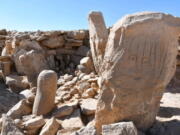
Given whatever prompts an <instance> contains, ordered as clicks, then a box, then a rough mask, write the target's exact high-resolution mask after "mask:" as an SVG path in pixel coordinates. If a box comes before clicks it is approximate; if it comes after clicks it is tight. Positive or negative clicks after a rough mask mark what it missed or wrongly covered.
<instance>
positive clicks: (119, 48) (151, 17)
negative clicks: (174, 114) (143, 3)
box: [89, 12, 180, 132]
mask: <svg viewBox="0 0 180 135" xmlns="http://www.w3.org/2000/svg"><path fill="white" fill-rule="evenodd" d="M94 18H95V19H94ZM100 24H102V25H103V26H102V27H103V28H102V29H101V27H99V25H100ZM89 25H90V26H89V31H90V38H91V39H90V40H91V51H92V55H93V57H95V58H93V60H95V61H94V64H95V67H96V69H100V71H98V73H99V75H100V77H101V83H100V84H101V93H100V97H99V100H98V105H97V110H96V115H95V125H96V128H97V130H98V132H101V126H102V125H104V124H110V123H114V122H118V121H133V122H134V123H135V125H136V126H137V128H140V129H142V130H146V129H147V128H149V127H150V126H151V125H152V124H153V122H154V120H155V117H156V114H157V111H158V109H159V103H160V99H161V97H162V94H163V91H164V89H165V87H166V85H167V84H168V83H169V81H170V80H171V78H172V76H173V75H174V72H175V69H176V55H177V46H178V42H177V37H178V34H179V33H180V18H176V17H173V16H171V15H167V14H163V13H152V12H144V13H137V14H133V15H128V16H125V17H123V18H122V19H121V20H119V21H118V22H117V23H116V24H115V25H113V27H112V28H111V30H110V34H109V37H108V41H107V43H106V39H105V40H104V41H101V40H103V38H101V37H104V31H106V30H104V29H105V28H104V21H103V19H102V15H101V13H99V12H92V13H90V15H89ZM98 27H99V28H98ZM94 35H98V36H94ZM105 35H106V34H105ZM92 37H95V38H92ZM99 37H100V38H99ZM98 41H101V42H104V45H103V46H104V48H105V51H103V50H104V48H103V49H102V48H101V45H100V44H99V42H98ZM105 43H106V44H105ZM99 46H100V47H99ZM99 49H102V54H101V55H102V56H103V60H102V58H100V59H99V54H98V53H97V52H101V50H99ZM103 52H104V54H103ZM96 61H100V62H99V63H97V62H96Z"/></svg>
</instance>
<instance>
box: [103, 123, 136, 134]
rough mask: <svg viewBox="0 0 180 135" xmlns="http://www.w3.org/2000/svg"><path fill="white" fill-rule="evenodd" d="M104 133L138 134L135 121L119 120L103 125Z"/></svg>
mask: <svg viewBox="0 0 180 135" xmlns="http://www.w3.org/2000/svg"><path fill="white" fill-rule="evenodd" d="M102 135H138V132H137V129H136V127H135V126H134V124H133V122H119V123H114V124H109V125H103V126H102Z"/></svg>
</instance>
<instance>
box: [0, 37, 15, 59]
mask: <svg viewBox="0 0 180 135" xmlns="http://www.w3.org/2000/svg"><path fill="white" fill-rule="evenodd" d="M12 53H13V48H12V44H11V42H10V41H9V40H6V41H5V46H4V48H3V50H2V52H1V56H8V55H11V54H12Z"/></svg>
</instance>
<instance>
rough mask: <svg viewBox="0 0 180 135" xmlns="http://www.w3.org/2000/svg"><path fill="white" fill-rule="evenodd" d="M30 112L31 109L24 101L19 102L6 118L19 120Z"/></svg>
mask: <svg viewBox="0 0 180 135" xmlns="http://www.w3.org/2000/svg"><path fill="white" fill-rule="evenodd" d="M31 112H32V107H31V106H30V105H29V104H28V103H27V101H26V99H23V100H21V101H19V102H18V103H17V104H16V105H15V106H13V107H12V108H11V109H10V110H9V111H8V112H7V116H9V117H11V118H12V119H17V118H21V117H22V116H23V115H28V114H30V113H31Z"/></svg>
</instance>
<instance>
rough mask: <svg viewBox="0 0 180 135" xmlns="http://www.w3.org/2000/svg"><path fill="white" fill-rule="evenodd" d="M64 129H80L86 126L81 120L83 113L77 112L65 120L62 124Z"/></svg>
mask: <svg viewBox="0 0 180 135" xmlns="http://www.w3.org/2000/svg"><path fill="white" fill-rule="evenodd" d="M61 125H62V127H63V128H64V129H80V128H82V127H83V126H84V124H83V122H82V120H81V113H80V110H79V109H77V110H75V111H74V112H73V113H72V114H71V115H70V116H68V117H67V118H65V119H64V120H63V121H62V123H61Z"/></svg>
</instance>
